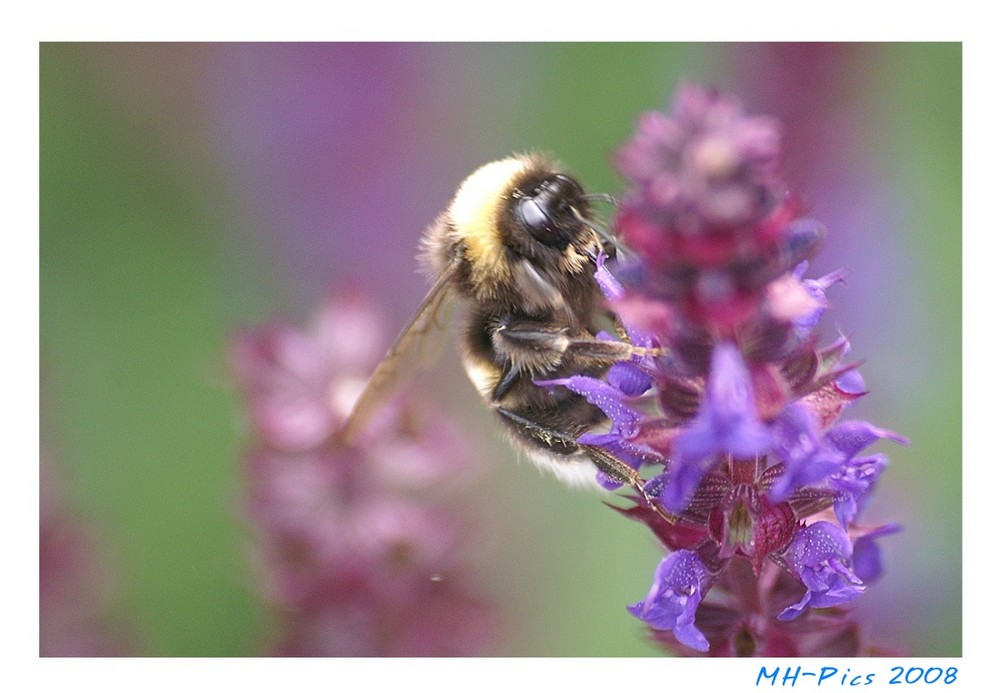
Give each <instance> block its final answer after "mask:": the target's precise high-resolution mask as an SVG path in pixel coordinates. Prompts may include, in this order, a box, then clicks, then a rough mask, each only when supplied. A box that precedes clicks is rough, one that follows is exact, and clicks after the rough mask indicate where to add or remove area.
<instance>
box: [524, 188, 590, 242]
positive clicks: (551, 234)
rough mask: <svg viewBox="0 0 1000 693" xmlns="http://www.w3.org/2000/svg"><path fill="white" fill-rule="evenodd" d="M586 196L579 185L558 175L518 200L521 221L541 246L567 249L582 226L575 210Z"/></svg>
mask: <svg viewBox="0 0 1000 693" xmlns="http://www.w3.org/2000/svg"><path fill="white" fill-rule="evenodd" d="M582 194H583V190H582V189H581V188H580V185H579V183H577V182H576V181H575V180H573V179H572V178H569V177H568V176H564V175H560V174H556V175H554V176H551V177H549V178H546V179H545V180H544V181H542V182H541V183H539V184H538V185H537V186H536V187H535V188H534V189H533V190H532V191H531V192H530V193H528V194H526V195H523V196H522V197H521V198H520V199H518V202H517V215H518V218H519V219H520V220H521V223H522V224H524V226H525V228H527V229H528V231H529V232H530V233H531V235H532V236H533V237H534V238H535V240H537V241H538V242H539V243H543V244H545V245H549V246H556V247H559V248H565V247H566V245H567V244H569V242H570V240H571V239H572V237H573V234H574V232H575V230H576V228H577V227H578V226H579V224H578V222H577V220H576V216H575V215H574V214H573V206H574V204H576V203H577V201H578V199H579V198H580V196H581V195H582Z"/></svg>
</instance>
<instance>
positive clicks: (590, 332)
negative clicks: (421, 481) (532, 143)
mask: <svg viewBox="0 0 1000 693" xmlns="http://www.w3.org/2000/svg"><path fill="white" fill-rule="evenodd" d="M593 199H594V196H588V195H587V194H585V193H584V190H583V187H582V186H581V185H580V183H579V182H578V181H577V180H576V179H575V178H574V177H572V176H571V175H569V174H567V173H565V172H563V171H562V170H561V169H560V167H559V166H558V165H557V164H555V163H554V162H553V161H551V160H549V159H548V158H546V157H544V156H541V155H538V154H527V155H519V156H512V157H509V158H506V159H501V160H499V161H494V162H492V163H489V164H486V165H485V166H483V167H481V168H479V169H478V170H477V171H475V172H474V173H473V174H472V175H470V176H469V177H468V178H466V179H465V181H464V182H463V183H462V184H461V186H460V187H459V188H458V191H457V192H456V193H455V196H454V198H453V200H452V201H451V204H450V205H449V206H448V208H447V209H446V210H445V211H444V212H443V213H442V214H441V215H440V216H439V217H438V218H437V219H436V220H435V221H434V223H433V224H432V225H431V226H430V228H429V229H428V230H427V232H426V234H425V236H424V238H423V241H422V253H421V255H422V260H423V264H424V266H425V268H426V269H427V270H428V271H429V272H430V274H431V275H432V276H433V277H434V284H433V286H432V288H431V289H430V291H429V293H428V294H427V296H426V298H425V299H424V300H423V303H422V304H421V305H420V307H419V309H418V310H417V313H416V315H415V316H414V318H413V320H412V321H411V322H410V324H409V325H408V326H407V327H406V328H405V329H404V330H403V331H402V333H401V334H400V336H399V337H398V338H397V340H396V341H395V343H394V344H393V345H392V347H390V349H389V351H388V353H387V355H386V357H385V359H384V360H383V361H382V363H381V364H380V365H379V366H378V367H377V369H376V370H375V372H374V374H373V375H372V377H371V379H370V380H369V382H368V384H367V386H366V387H365V389H364V391H363V392H362V394H361V396H360V397H359V399H358V400H357V403H356V404H355V407H354V410H353V412H352V413H351V415H350V416H349V418H348V420H347V422H346V424H345V428H344V433H343V435H344V438H345V439H347V440H350V439H351V438H353V437H354V436H355V435H356V433H357V432H358V430H359V429H360V428H361V427H362V426H363V424H364V421H365V420H366V419H367V418H368V417H369V416H370V415H371V413H372V412H373V411H374V410H375V409H376V408H377V407H378V405H379V403H380V402H381V401H382V399H383V398H384V397H385V395H386V394H387V393H388V392H389V391H390V390H391V389H392V388H393V387H394V386H395V385H396V384H398V382H399V381H400V380H401V379H402V377H403V374H404V372H405V371H406V370H408V369H409V368H410V367H411V365H410V364H411V363H412V362H413V359H414V355H415V354H416V353H417V352H419V350H420V349H419V344H420V343H421V341H422V340H423V338H424V337H425V336H426V334H427V333H428V332H429V331H430V330H431V329H432V328H433V327H434V325H435V324H436V323H437V314H438V312H439V309H440V308H441V307H442V305H443V304H444V303H446V302H448V301H450V300H454V299H457V300H458V302H459V303H460V304H464V308H465V310H464V315H463V322H462V325H461V327H460V347H461V348H460V351H461V355H462V361H463V364H464V366H465V371H466V373H467V374H468V376H469V379H470V380H471V381H472V384H473V385H474V386H475V388H476V390H477V391H478V392H479V394H480V396H481V397H482V399H483V401H484V402H485V403H486V404H487V405H488V406H489V407H490V408H491V409H492V410H493V411H494V412H495V413H496V414H497V416H498V418H499V420H500V421H501V422H502V424H503V425H504V427H505V428H506V429H507V431H508V432H509V433H510V437H511V439H512V440H513V442H514V443H515V444H516V445H517V446H518V447H520V448H521V449H522V450H523V451H524V452H525V453H526V454H527V456H528V457H529V458H530V459H531V460H532V461H533V462H534V463H536V464H537V465H538V466H539V467H541V468H542V469H544V470H547V471H550V472H552V473H554V474H555V476H557V477H558V478H559V479H561V480H563V481H565V482H567V483H569V484H571V485H577V486H581V485H582V486H585V485H592V486H593V485H596V474H595V472H596V470H597V469H600V470H601V471H603V472H604V473H605V474H607V475H608V476H609V477H611V478H612V479H614V480H616V481H618V482H620V483H623V484H627V485H629V486H632V487H633V488H634V489H636V490H637V491H639V492H640V493H641V492H642V488H641V482H642V480H641V478H640V477H639V475H638V473H637V472H636V471H635V470H633V469H632V468H631V467H629V466H628V465H626V464H625V463H624V462H622V461H621V460H618V459H617V458H615V457H614V456H613V455H611V454H610V453H608V452H607V451H605V450H603V449H602V448H599V447H595V446H588V445H582V444H579V443H577V442H576V438H577V437H578V436H579V435H580V434H581V433H583V432H585V431H587V430H590V429H592V428H595V427H598V426H601V425H602V424H605V423H606V421H607V418H606V416H605V415H604V413H603V412H602V411H601V410H600V409H599V408H598V407H596V406H594V405H593V404H591V403H590V402H588V401H587V399H586V398H585V397H583V396H581V395H578V394H576V393H574V392H571V391H570V390H568V389H566V388H565V387H555V388H546V387H541V386H538V385H536V384H535V381H536V380H540V379H554V378H559V377H564V376H569V375H573V374H585V375H592V376H599V375H601V374H602V373H603V372H604V371H605V370H606V369H607V368H608V367H609V366H610V365H611V364H613V363H614V362H616V361H621V360H626V359H628V358H630V357H631V356H632V355H633V354H634V353H647V352H649V350H648V349H642V348H640V347H634V346H632V345H631V344H629V343H627V342H616V341H610V340H599V339H596V338H595V335H596V334H597V332H598V329H599V328H598V324H599V322H600V321H601V320H602V317H607V315H608V314H607V312H606V311H605V310H604V309H603V308H602V306H601V291H600V288H599V287H598V285H597V282H596V281H595V279H594V272H595V262H596V261H597V257H598V254H599V253H601V252H603V253H604V254H606V255H608V256H614V255H615V253H616V250H617V246H616V244H615V242H614V239H613V238H612V237H611V236H610V235H609V234H608V233H607V232H606V231H605V230H603V229H602V228H601V227H600V226H599V225H598V224H597V223H596V222H595V221H594V220H593V218H592V210H591V201H592V200H593ZM643 495H645V494H643Z"/></svg>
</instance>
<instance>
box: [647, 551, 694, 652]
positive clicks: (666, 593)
mask: <svg viewBox="0 0 1000 693" xmlns="http://www.w3.org/2000/svg"><path fill="white" fill-rule="evenodd" d="M710 582H711V574H710V573H709V571H708V568H706V567H705V564H704V563H702V561H701V559H700V558H699V557H698V554H697V553H695V552H694V551H675V552H674V553H672V554H670V555H669V556H667V557H666V558H664V559H663V560H662V561H661V562H660V565H659V567H658V568H657V569H656V574H655V576H654V577H653V586H652V587H651V588H650V590H649V594H647V595H646V598H645V599H644V600H642V601H641V602H638V603H636V604H633V605H632V606H630V607H628V611H629V613H631V614H632V615H633V616H636V617H638V618H640V619H642V620H643V621H645V622H646V623H648V624H649V625H650V626H651V627H652V628H655V629H656V630H670V631H673V633H674V635H675V636H676V637H677V639H678V640H679V641H680V642H682V643H684V644H685V645H687V646H688V647H690V648H692V649H694V650H698V651H699V652H707V651H708V640H707V639H706V638H705V636H704V634H702V632H701V631H700V630H698V628H697V627H695V625H694V618H695V613H696V612H697V610H698V605H699V604H701V600H702V597H704V596H705V592H706V591H707V590H708V587H709V583H710Z"/></svg>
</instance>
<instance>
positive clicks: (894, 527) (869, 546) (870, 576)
mask: <svg viewBox="0 0 1000 693" xmlns="http://www.w3.org/2000/svg"><path fill="white" fill-rule="evenodd" d="M902 529H903V528H902V527H901V526H900V525H898V524H896V523H895V522H892V523H889V524H886V525H881V526H879V527H875V528H874V529H866V530H865V531H864V532H863V533H862V534H861V535H860V536H858V537H857V538H856V539H855V540H854V574H855V575H857V576H858V577H859V578H860V579H862V580H864V581H865V583H866V584H871V583H873V582H875V581H876V580H878V579H879V578H880V577H882V550H881V549H880V548H879V546H878V544H877V543H876V541H875V540H876V539H880V538H882V537H885V536H889V535H890V534H896V533H897V532H900V531H902Z"/></svg>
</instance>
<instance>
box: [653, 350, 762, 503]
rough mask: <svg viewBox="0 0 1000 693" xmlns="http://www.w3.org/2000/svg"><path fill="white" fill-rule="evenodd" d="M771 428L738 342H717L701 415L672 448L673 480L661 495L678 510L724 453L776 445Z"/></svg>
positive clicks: (756, 451)
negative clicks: (759, 411)
mask: <svg viewBox="0 0 1000 693" xmlns="http://www.w3.org/2000/svg"><path fill="white" fill-rule="evenodd" d="M770 445H771V434H770V433H769V432H768V430H767V427H766V426H764V424H763V423H761V421H760V419H759V418H758V416H757V409H756V401H755V399H754V393H753V387H752V385H751V383H750V373H749V371H748V370H747V368H746V365H745V364H744V363H743V359H742V358H741V357H740V354H739V351H738V350H737V348H736V347H735V346H734V345H732V344H728V343H723V344H719V345H718V346H716V348H715V350H714V351H713V354H712V368H711V372H710V374H709V378H708V384H707V387H706V389H705V399H704V400H703V401H702V405H701V409H699V411H698V415H697V416H696V417H695V418H694V420H693V421H691V423H690V424H689V425H688V426H686V427H685V428H684V430H683V431H682V432H681V433H680V435H679V436H677V438H676V440H675V441H674V444H673V446H672V448H671V462H670V471H669V474H670V476H669V483H668V484H667V485H666V486H665V487H664V489H663V495H662V496H661V499H662V500H663V502H664V505H666V507H667V508H668V509H669V510H671V511H673V512H680V511H682V510H683V509H684V507H685V506H686V505H687V503H688V502H689V501H690V500H691V496H692V495H693V494H694V492H695V490H696V489H697V488H698V484H699V482H700V481H701V479H702V477H703V476H704V475H705V474H706V473H708V472H709V471H711V470H712V469H713V468H714V467H716V466H717V465H718V464H719V462H720V457H719V456H720V455H722V454H727V455H732V456H733V457H755V456H757V455H762V454H764V453H766V452H767V451H768V450H769V449H770Z"/></svg>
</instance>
